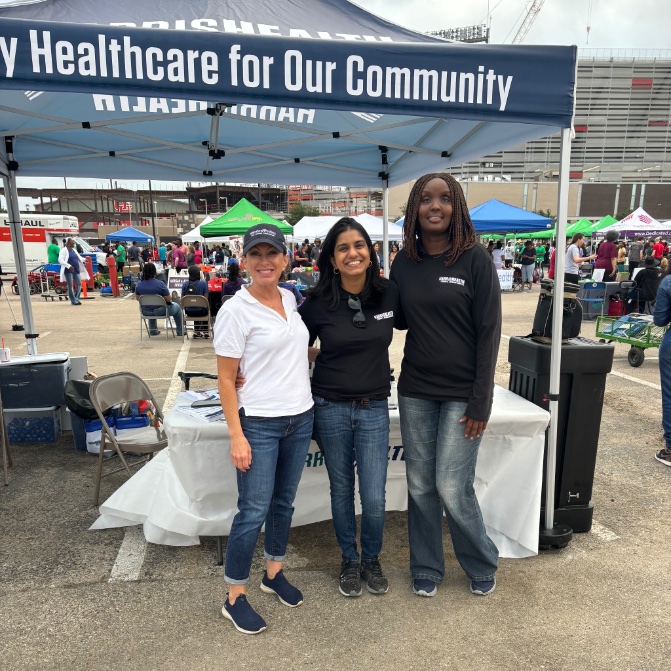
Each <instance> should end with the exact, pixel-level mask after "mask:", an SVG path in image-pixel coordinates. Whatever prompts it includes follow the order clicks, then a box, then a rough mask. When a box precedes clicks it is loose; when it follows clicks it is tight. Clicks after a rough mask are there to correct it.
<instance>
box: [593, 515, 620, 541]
mask: <svg viewBox="0 0 671 671" xmlns="http://www.w3.org/2000/svg"><path fill="white" fill-rule="evenodd" d="M592 533H593V534H594V535H595V536H596V537H597V538H598V539H599V540H602V541H605V542H606V543H610V542H611V541H617V540H620V537H619V536H618V535H617V534H615V533H613V532H612V531H611V530H610V529H607V528H606V527H604V526H603V524H599V523H598V522H596V521H595V520H592Z"/></svg>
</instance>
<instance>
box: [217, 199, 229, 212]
mask: <svg viewBox="0 0 671 671" xmlns="http://www.w3.org/2000/svg"><path fill="white" fill-rule="evenodd" d="M219 200H220V201H221V200H223V201H224V203H225V204H226V209H225V210H224V212H226V211H228V198H227V197H226V196H219Z"/></svg>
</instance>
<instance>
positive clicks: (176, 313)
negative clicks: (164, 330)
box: [142, 302, 182, 336]
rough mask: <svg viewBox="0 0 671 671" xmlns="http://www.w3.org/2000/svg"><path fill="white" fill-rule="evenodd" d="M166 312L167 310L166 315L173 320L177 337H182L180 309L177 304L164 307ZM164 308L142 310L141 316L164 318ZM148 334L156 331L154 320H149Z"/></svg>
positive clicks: (168, 304)
mask: <svg viewBox="0 0 671 671" xmlns="http://www.w3.org/2000/svg"><path fill="white" fill-rule="evenodd" d="M166 307H167V310H168V315H169V316H170V317H172V318H173V319H174V320H175V332H176V333H177V335H178V336H181V335H182V308H181V307H180V306H179V305H177V303H172V302H170V303H167V305H166ZM165 311H166V308H162V307H156V308H142V314H143V315H144V316H145V317H149V316H153V317H165V316H166V313H165ZM148 321H149V332H150V333H151V332H153V331H158V327H157V326H156V320H155V319H149V320H148Z"/></svg>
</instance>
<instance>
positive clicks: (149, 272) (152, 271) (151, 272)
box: [142, 263, 156, 280]
mask: <svg viewBox="0 0 671 671" xmlns="http://www.w3.org/2000/svg"><path fill="white" fill-rule="evenodd" d="M155 277H156V266H155V265H154V264H153V263H145V264H144V267H143V268H142V279H143V280H153V279H154V278H155Z"/></svg>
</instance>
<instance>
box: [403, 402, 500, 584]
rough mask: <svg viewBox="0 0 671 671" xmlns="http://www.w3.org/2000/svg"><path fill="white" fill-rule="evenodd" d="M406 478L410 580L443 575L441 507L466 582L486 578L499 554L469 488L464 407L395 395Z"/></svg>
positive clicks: (474, 445)
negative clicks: (399, 415) (466, 578)
mask: <svg viewBox="0 0 671 671" xmlns="http://www.w3.org/2000/svg"><path fill="white" fill-rule="evenodd" d="M398 404H399V410H400V413H401V435H402V437H403V450H404V453H405V467H406V474H407V480H408V536H409V540H410V571H411V573H412V577H413V578H428V579H429V580H433V581H435V582H439V581H440V580H442V579H443V576H444V575H445V557H444V554H443V533H442V519H443V509H444V510H445V515H446V516H447V525H448V527H449V529H450V535H451V537H452V544H453V546H454V554H455V555H456V557H457V560H458V561H459V564H460V565H461V568H462V569H464V572H465V573H466V575H467V576H468V577H469V578H470V579H471V580H491V579H492V578H493V577H494V573H495V572H496V568H497V563H498V556H499V551H498V549H497V547H496V545H494V543H493V542H492V540H491V539H490V538H489V536H487V531H486V530H485V525H484V522H483V521H482V513H481V512H480V506H479V505H478V500H477V499H476V497H475V491H474V489H473V480H474V478H475V462H476V461H477V458H478V447H479V446H480V439H479V438H476V439H474V440H470V439H469V438H464V425H463V424H460V423H459V420H460V419H461V418H462V417H463V415H464V412H465V410H466V405H467V404H466V403H463V402H458V401H425V400H421V399H418V398H408V397H405V396H401V395H400V394H399V396H398Z"/></svg>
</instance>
